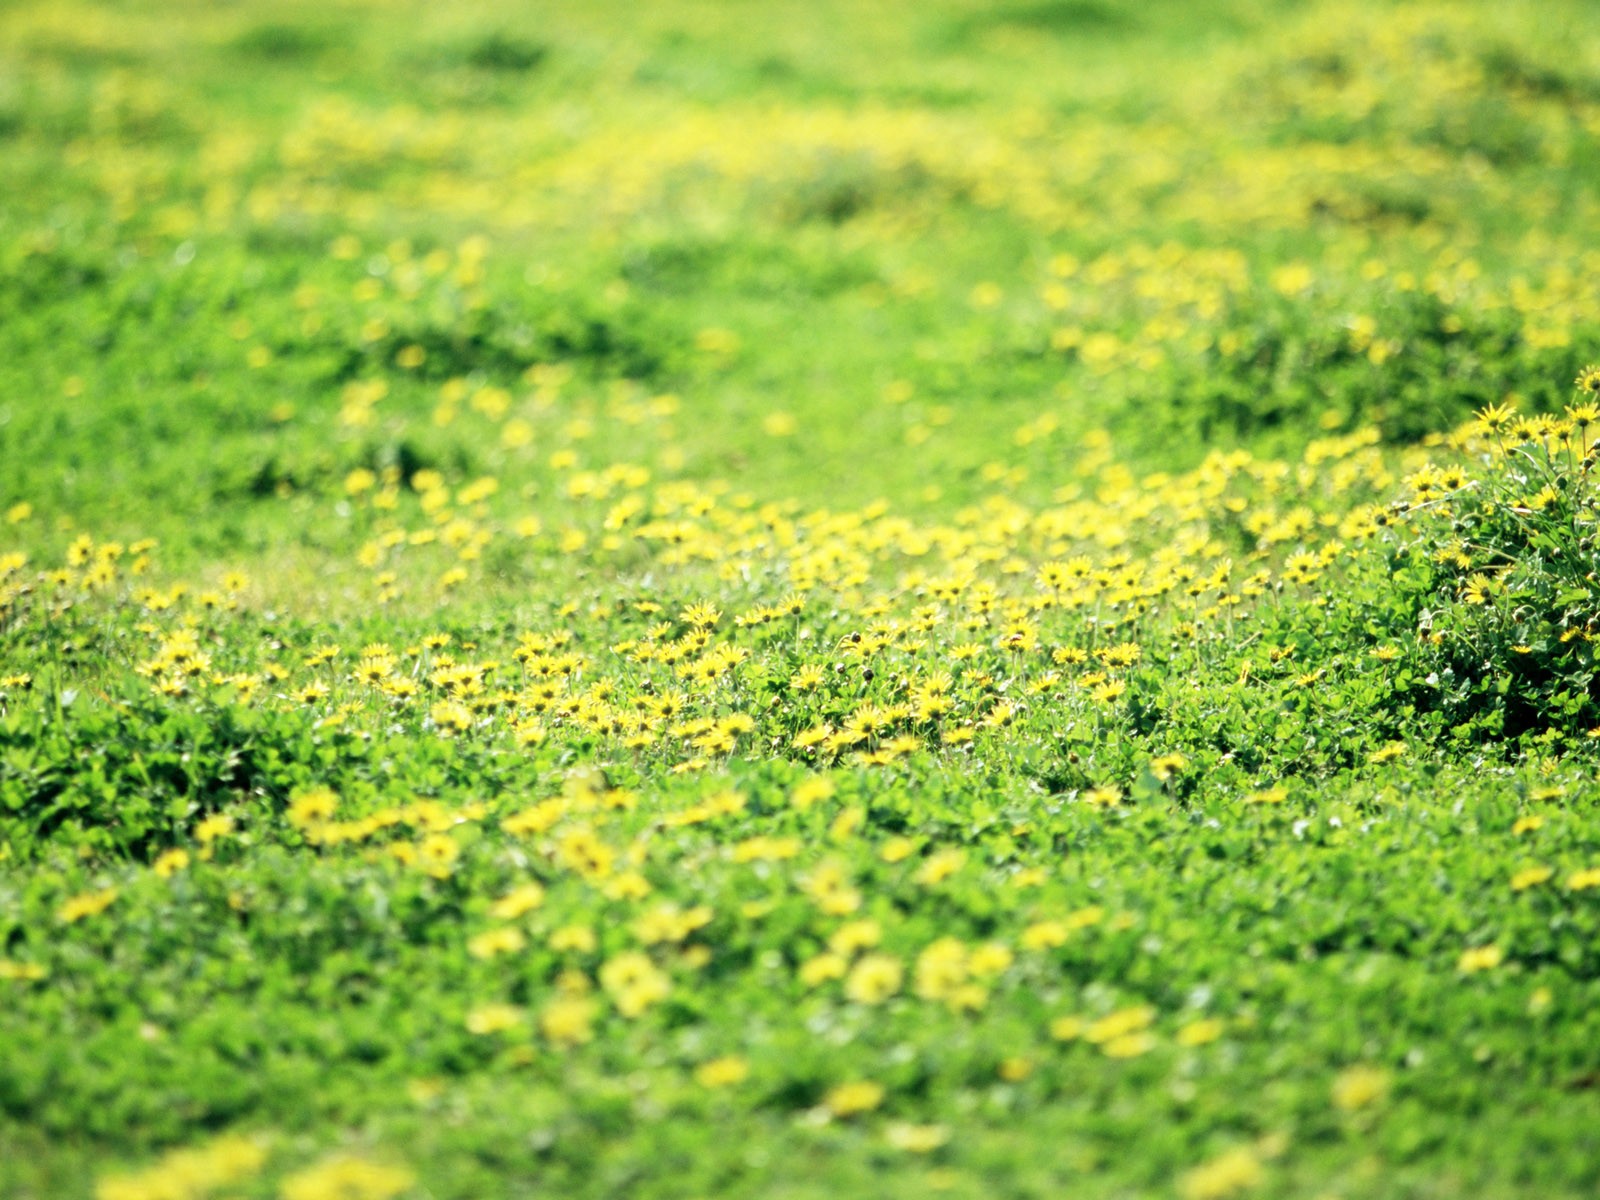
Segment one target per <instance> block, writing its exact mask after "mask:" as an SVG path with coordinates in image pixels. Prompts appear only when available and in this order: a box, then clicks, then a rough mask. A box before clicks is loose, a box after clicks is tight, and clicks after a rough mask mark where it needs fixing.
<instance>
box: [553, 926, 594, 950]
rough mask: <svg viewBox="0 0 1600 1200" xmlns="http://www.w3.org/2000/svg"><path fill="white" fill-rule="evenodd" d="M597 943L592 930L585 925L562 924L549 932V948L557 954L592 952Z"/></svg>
mask: <svg viewBox="0 0 1600 1200" xmlns="http://www.w3.org/2000/svg"><path fill="white" fill-rule="evenodd" d="M598 944H599V943H598V941H597V939H596V938H595V935H594V930H593V929H591V928H590V927H589V926H587V925H563V926H562V927H561V928H560V929H557V930H555V931H554V932H552V933H551V934H550V949H552V950H554V951H555V952H556V953H557V954H562V953H568V952H571V953H576V954H593V953H594V950H595V947H596V946H597V945H598Z"/></svg>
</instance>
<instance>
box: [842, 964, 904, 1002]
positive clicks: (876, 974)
mask: <svg viewBox="0 0 1600 1200" xmlns="http://www.w3.org/2000/svg"><path fill="white" fill-rule="evenodd" d="M904 977H905V968H903V967H902V966H901V965H900V960H899V959H897V958H891V957H889V956H888V955H887V954H869V955H867V956H866V957H865V958H863V959H862V960H861V961H860V962H858V963H857V964H856V965H855V968H854V969H853V970H852V971H851V972H850V976H849V978H848V979H846V980H845V985H844V994H845V995H846V996H848V997H849V998H850V999H851V1000H854V1001H855V1002H856V1003H857V1004H882V1003H883V1002H884V1001H885V1000H887V999H888V998H889V997H890V996H892V995H894V994H895V993H896V992H898V991H899V990H900V982H901V980H902V979H903V978H904Z"/></svg>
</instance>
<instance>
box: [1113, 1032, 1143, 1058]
mask: <svg viewBox="0 0 1600 1200" xmlns="http://www.w3.org/2000/svg"><path fill="white" fill-rule="evenodd" d="M1155 1046H1156V1039H1155V1035H1154V1034H1152V1033H1149V1032H1141V1033H1125V1034H1123V1035H1122V1036H1121V1037H1114V1038H1112V1039H1111V1040H1110V1041H1108V1042H1106V1043H1105V1044H1104V1045H1103V1046H1101V1047H1100V1051H1101V1053H1103V1054H1104V1055H1105V1056H1106V1057H1107V1058H1137V1057H1139V1055H1141V1054H1148V1053H1150V1051H1152V1050H1154V1049H1155Z"/></svg>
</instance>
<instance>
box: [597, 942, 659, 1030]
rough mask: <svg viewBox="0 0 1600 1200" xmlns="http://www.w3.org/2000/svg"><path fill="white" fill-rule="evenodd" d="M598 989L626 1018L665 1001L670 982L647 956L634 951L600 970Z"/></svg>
mask: <svg viewBox="0 0 1600 1200" xmlns="http://www.w3.org/2000/svg"><path fill="white" fill-rule="evenodd" d="M600 986H601V987H603V988H605V990H606V991H607V992H608V993H609V994H610V996H611V999H612V1003H614V1004H615V1005H616V1006H617V1011H618V1012H619V1013H621V1014H622V1015H623V1016H625V1017H637V1016H639V1015H641V1014H642V1013H643V1012H644V1011H645V1010H646V1009H648V1008H649V1007H650V1006H651V1005H653V1004H656V1003H658V1002H659V1001H662V1000H665V999H666V998H667V996H668V994H669V993H670V992H671V991H672V981H671V980H670V979H668V978H667V976H666V974H665V973H663V972H662V971H661V969H660V968H658V967H657V966H656V965H655V963H653V962H651V961H650V959H649V957H648V956H647V955H644V954H641V953H639V952H638V951H637V950H630V951H626V952H624V953H622V954H619V955H617V956H616V957H615V958H612V959H609V960H608V961H607V962H606V963H605V965H603V966H602V967H601V968H600Z"/></svg>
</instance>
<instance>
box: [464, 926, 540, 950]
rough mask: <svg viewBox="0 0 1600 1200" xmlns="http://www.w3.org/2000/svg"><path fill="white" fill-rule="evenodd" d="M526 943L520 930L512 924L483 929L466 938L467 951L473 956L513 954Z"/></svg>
mask: <svg viewBox="0 0 1600 1200" xmlns="http://www.w3.org/2000/svg"><path fill="white" fill-rule="evenodd" d="M526 944H527V939H526V938H524V937H523V936H522V930H520V929H518V928H516V926H514V925H506V926H503V927H501V928H499V929H489V930H485V931H484V932H483V933H480V934H478V935H476V936H475V937H472V938H469V939H468V940H467V953H468V954H470V955H472V957H473V958H498V957H499V956H500V955H502V954H515V953H516V952H517V951H518V950H521V949H522V948H523V946H525V945H526Z"/></svg>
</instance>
